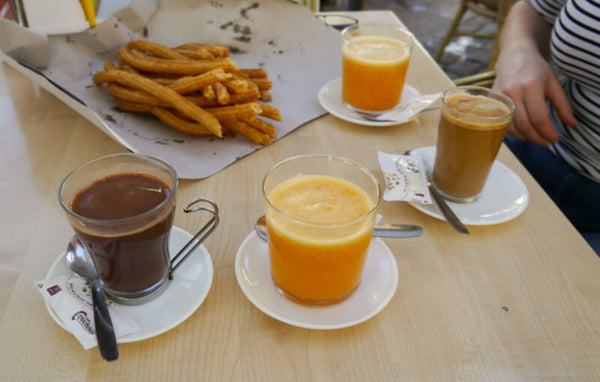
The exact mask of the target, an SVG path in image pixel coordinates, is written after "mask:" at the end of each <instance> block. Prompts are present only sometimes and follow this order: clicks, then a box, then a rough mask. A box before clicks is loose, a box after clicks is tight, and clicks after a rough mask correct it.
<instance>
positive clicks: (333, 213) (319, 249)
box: [267, 175, 375, 304]
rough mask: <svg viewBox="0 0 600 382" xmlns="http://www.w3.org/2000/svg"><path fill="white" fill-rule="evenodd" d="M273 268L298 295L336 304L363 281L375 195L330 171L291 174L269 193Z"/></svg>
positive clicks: (278, 282)
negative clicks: (372, 195) (329, 173)
mask: <svg viewBox="0 0 600 382" xmlns="http://www.w3.org/2000/svg"><path fill="white" fill-rule="evenodd" d="M267 198H268V200H269V201H270V203H271V204H272V205H273V206H275V207H276V208H277V209H278V210H279V211H276V210H275V209H273V208H271V209H267V226H268V235H269V254H270V260H271V274H272V277H273V280H274V281H275V284H276V285H277V286H278V288H279V289H281V290H282V291H283V292H284V293H285V294H286V295H287V296H288V297H290V298H292V299H293V300H296V301H299V302H304V303H309V304H333V303H336V302H339V301H342V300H344V299H345V298H346V297H348V296H350V295H351V294H352V292H354V290H356V288H357V287H358V285H359V283H360V278H361V274H362V269H363V266H364V263H365V260H366V256H367V251H368V247H369V243H370V241H371V235H372V232H373V223H374V215H375V214H374V213H369V212H371V211H372V210H373V207H374V201H373V200H372V198H371V197H370V196H369V195H368V194H367V193H366V192H365V191H364V190H362V189H361V188H360V187H358V186H356V185H355V184H353V183H350V182H349V181H346V180H344V179H341V178H337V177H333V176H328V175H305V176H300V177H294V178H290V179H287V180H285V181H283V182H282V183H280V184H279V185H277V186H276V187H275V188H273V190H271V192H270V193H269V194H268V196H267Z"/></svg>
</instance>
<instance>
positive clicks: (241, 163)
mask: <svg viewBox="0 0 600 382" xmlns="http://www.w3.org/2000/svg"><path fill="white" fill-rule="evenodd" d="M355 16H356V17H358V18H359V19H360V20H361V22H363V21H377V22H387V23H399V20H398V19H397V18H396V16H395V15H394V14H393V13H391V12H387V11H385V12H384V11H372V12H359V13H355ZM408 82H409V83H410V84H412V85H413V86H414V87H415V88H417V89H418V90H419V91H421V92H422V93H433V92H438V91H441V90H443V89H445V88H447V87H449V86H452V83H451V81H450V80H449V78H448V77H447V76H446V75H445V74H444V73H443V72H442V71H441V69H440V68H439V66H438V65H437V64H436V63H435V62H434V61H433V60H432V58H431V57H430V56H429V55H428V54H427V53H426V52H425V50H424V49H423V48H422V47H421V46H417V48H416V49H415V52H414V55H413V59H412V62H411V65H410V69H409V74H408ZM315 97H316V95H315ZM0 115H1V116H2V121H1V122H0V123H1V130H0V131H1V139H0V159H1V162H2V164H1V166H0V191H1V195H2V197H1V198H0V211H1V213H2V220H3V224H2V229H1V230H0V248H1V249H0V339H1V341H0V342H1V345H0V379H1V380H4V381H41V380H44V381H58V380H60V381H69V380H74V381H82V380H143V381H154V380H156V381H158V380H161V381H165V380H174V381H179V380H190V381H209V380H210V381H213V380H214V381H232V380H235V381H237V380H249V381H311V380H315V381H400V380H416V381H440V380H452V381H456V380H460V381H483V380H491V381H499V380H509V381H531V380H573V381H575V380H577V381H584V380H587V381H591V380H599V379H600V258H599V257H598V256H597V255H596V254H595V253H594V252H593V250H592V249H591V248H590V247H589V246H588V245H587V244H586V242H585V241H584V240H583V238H582V237H581V236H580V235H579V234H578V233H577V231H576V230H575V229H574V228H573V226H572V225H571V224H570V223H569V222H568V221H567V219H566V218H565V217H564V216H563V215H562V214H561V212H560V211H559V209H558V208H557V207H556V206H555V205H554V204H553V202H552V201H551V200H550V199H549V198H548V197H547V196H546V194H545V193H544V192H543V191H542V189H541V188H540V187H539V186H538V185H537V184H536V182H535V181H534V180H533V179H532V178H531V176H530V175H529V174H528V173H527V172H526V170H525V169H524V168H523V167H522V166H521V165H520V164H519V162H518V161H517V160H516V159H515V157H514V156H513V155H512V154H511V153H510V152H509V151H508V149H506V148H505V147H503V148H502V149H501V151H500V154H499V158H498V159H499V161H501V162H502V163H504V164H506V165H507V166H508V167H509V168H510V169H512V170H513V171H514V172H515V173H516V174H518V175H519V177H520V178H521V179H522V180H523V181H524V183H525V185H526V186H527V189H528V191H529V195H530V201H529V205H528V207H527V209H526V210H525V211H524V213H523V214H522V215H520V216H518V217H517V218H515V219H513V220H510V221H508V222H505V223H502V224H495V225H485V226H474V225H473V226H469V229H470V232H471V233H470V235H468V236H464V235H459V234H457V233H456V232H455V231H454V230H453V229H452V228H451V227H450V226H449V225H448V224H447V223H446V222H445V221H442V220H438V219H435V218H432V217H430V216H428V215H425V214H423V213H421V212H419V211H417V210H416V209H414V208H413V207H411V206H410V205H409V204H407V203H404V202H384V203H383V204H382V206H381V210H380V212H381V214H382V216H383V221H384V222H404V223H414V224H419V225H422V226H423V227H424V229H425V232H424V234H423V235H422V236H420V237H417V238H409V239H384V242H385V244H387V246H388V247H389V248H390V250H391V251H392V253H393V256H394V258H395V260H396V262H397V265H398V273H399V275H398V279H399V282H398V287H397V290H396V292H395V295H394V296H393V298H392V299H391V301H390V302H389V304H388V305H387V306H386V307H385V308H384V309H383V310H382V311H381V312H379V313H378V314H377V315H375V316H374V317H372V318H371V319H369V320H367V321H365V322H363V323H360V324H358V325H355V326H351V327H348V328H343V329H336V330H311V329H305V328H299V327H296V326H292V325H289V324H286V323H283V322H280V321H279V320H277V319H274V318H272V317H270V316H269V315H267V314H265V313H263V312H262V311H261V310H259V309H258V308H257V307H255V305H253V303H252V302H250V301H249V299H248V298H247V297H246V296H245V294H244V293H243V291H242V290H241V288H240V287H239V285H238V282H237V280H236V276H235V270H234V263H235V258H236V253H237V251H238V248H239V246H240V245H241V243H242V242H243V241H244V239H245V238H246V237H247V236H248V235H249V234H250V233H251V231H252V229H253V222H254V221H255V220H256V218H257V217H258V216H260V215H262V214H263V213H264V207H263V204H262V196H261V187H260V185H261V181H262V178H263V175H264V174H265V172H266V171H267V170H268V169H269V168H270V167H271V166H272V165H273V164H274V163H275V162H277V161H279V160H282V159H285V158H287V157H290V156H293V155H296V154H303V153H327V154H333V155H338V156H343V157H347V158H350V159H352V160H354V161H356V162H359V163H362V164H364V165H365V166H367V167H368V168H369V169H371V170H372V171H373V172H374V173H375V174H376V175H377V176H378V178H379V180H380V182H382V183H383V176H382V174H381V171H380V170H379V165H378V160H377V151H378V150H381V151H385V152H389V153H398V154H400V153H403V152H404V151H405V150H407V149H409V148H415V147H423V146H431V145H434V144H435V137H436V129H437V122H438V119H439V111H431V112H427V113H423V114H421V115H420V116H419V117H418V118H417V119H416V120H414V121H412V122H410V123H407V124H403V125H398V126H389V127H369V126H361V125H356V124H352V123H348V122H345V121H342V120H339V119H337V118H335V117H333V116H331V115H324V116H323V117H321V118H318V119H316V120H314V121H311V122H310V123H308V124H306V125H304V126H301V127H299V128H297V129H296V130H294V131H293V132H292V133H290V134H288V135H287V136H285V137H283V138H282V139H280V140H279V141H277V142H275V143H274V144H271V145H269V146H267V147H265V148H263V149H261V150H259V151H257V152H255V153H253V154H251V155H249V156H247V157H245V158H243V159H240V160H238V161H237V162H235V163H234V164H232V165H231V166H229V167H227V168H225V169H224V170H222V171H220V172H218V173H217V174H215V175H213V176H210V177H208V178H206V179H202V180H182V181H181V182H180V185H181V187H180V191H179V195H178V207H183V205H184V204H185V203H186V202H187V201H189V200H191V199H193V198H195V197H198V196H205V197H208V198H210V199H212V200H214V201H215V202H216V203H217V204H218V206H219V209H220V218H221V223H220V225H219V226H218V228H217V230H216V231H215V232H214V233H213V234H212V235H211V236H210V237H209V238H208V240H207V241H206V242H205V246H206V249H207V250H208V252H209V253H210V257H211V259H212V264H213V268H214V278H213V282H212V286H211V288H210V291H209V293H208V296H207V297H206V299H205V300H204V302H203V303H202V305H201V306H200V307H199V308H198V309H197V310H196V311H195V312H194V313H193V314H192V315H191V316H190V317H189V318H188V319H187V320H185V321H184V322H183V323H181V324H180V325H178V326H176V327H174V328H173V329H171V330H169V331H167V332H165V333H163V334H161V335H158V336H155V337H153V338H150V339H146V340H142V341H138V342H132V343H123V344H120V358H119V359H118V360H117V361H116V362H112V363H107V362H105V361H103V360H102V359H101V357H100V356H99V354H98V351H97V349H96V348H93V349H90V350H87V351H86V350H84V349H83V348H82V346H81V345H80V344H79V343H78V342H77V340H76V339H75V338H74V337H73V336H72V335H71V334H70V333H68V332H67V331H65V330H63V329H62V328H61V327H60V326H59V325H57V324H56V323H55V322H54V320H53V319H52V318H51V317H50V315H49V314H48V312H47V310H46V307H45V306H44V301H43V298H42V297H41V295H40V293H38V291H37V290H36V288H35V282H36V281H37V280H41V279H43V278H44V277H45V276H46V274H47V272H48V270H49V268H50V267H51V265H52V264H53V263H54V261H55V260H56V259H57V258H58V256H59V255H60V253H61V252H62V251H64V249H65V247H66V244H67V242H68V240H69V238H70V237H71V236H72V230H71V228H70V227H69V225H68V222H67V220H66V219H65V217H64V214H63V211H62V210H61V207H60V206H59V203H58V201H57V191H58V188H59V185H60V182H61V180H62V179H63V178H64V176H65V175H66V174H67V173H68V172H69V171H70V170H72V169H73V168H75V167H76V166H78V165H79V164H81V163H83V162H85V161H87V160H89V159H92V158H96V157H99V156H102V155H105V154H109V153H116V152H124V151H126V150H125V149H124V148H123V147H122V146H121V145H119V144H118V143H116V142H115V141H113V140H111V139H110V138H109V137H108V136H107V135H105V134H104V133H103V132H101V131H100V130H99V129H98V128H97V127H95V126H93V125H92V124H91V123H89V122H88V121H87V120H86V119H84V118H82V117H81V116H80V115H79V114H77V113H76V112H75V111H73V110H72V109H70V108H69V107H67V106H66V105H65V104H63V103H62V102H61V101H59V100H58V99H57V98H55V97H54V96H52V95H50V94H49V93H48V92H46V91H44V90H42V89H41V88H40V87H38V86H37V85H35V84H34V83H33V82H32V81H31V80H29V79H28V78H27V77H25V76H23V75H22V74H20V73H19V72H17V71H15V70H14V69H13V68H11V67H10V66H8V65H6V64H2V66H1V67H0ZM198 165H200V166H201V165H202V164H198ZM180 210H181V208H178V214H177V215H176V217H175V225H176V226H178V227H181V228H183V229H184V230H186V231H188V232H195V231H196V230H197V228H198V226H199V225H201V224H202V223H203V222H204V217H201V216H195V215H184V214H183V213H180V212H179V211H180ZM184 266H185V265H184ZM307 309H311V308H307ZM313 309H314V308H313ZM153 314H156V315H160V314H161V312H154V313H153Z"/></svg>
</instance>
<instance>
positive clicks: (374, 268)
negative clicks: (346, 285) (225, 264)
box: [235, 232, 398, 329]
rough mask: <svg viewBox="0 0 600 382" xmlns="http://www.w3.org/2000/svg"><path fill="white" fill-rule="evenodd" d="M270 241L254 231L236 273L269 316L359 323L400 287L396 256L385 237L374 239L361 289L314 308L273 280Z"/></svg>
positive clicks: (306, 323) (316, 325)
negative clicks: (289, 295)
mask: <svg viewBox="0 0 600 382" xmlns="http://www.w3.org/2000/svg"><path fill="white" fill-rule="evenodd" d="M268 250H269V249H268V245H267V243H266V242H265V241H264V240H262V239H261V238H259V237H258V235H257V234H256V233H254V232H252V233H251V234H250V235H248V236H247V237H246V239H245V240H244V241H243V242H242V244H241V246H240V248H239V250H238V252H237V255H236V258H235V276H236V278H237V280H238V284H239V285H240V288H242V291H243V292H244V293H245V294H246V297H248V299H249V300H250V301H251V302H252V303H253V304H254V305H255V306H256V307H257V308H258V309H260V310H262V311H263V312H264V313H266V314H267V315H269V316H271V317H273V318H275V319H277V320H279V321H282V322H285V323H287V324H290V325H293V326H298V327H301V328H308V329H339V328H346V327H349V326H353V325H357V324H359V323H361V322H364V321H366V320H368V319H370V318H371V317H373V316H375V315H376V314H377V313H379V312H380V311H381V310H382V309H383V308H385V306H386V305H387V304H388V303H389V302H390V300H391V299H392V297H393V296H394V293H395V292H396V287H397V286H398V266H397V265H396V259H395V258H394V255H393V254H392V252H391V251H390V249H389V248H388V247H387V245H385V243H384V242H383V241H382V240H381V239H377V238H376V239H373V240H372V241H371V246H370V248H369V254H368V255H367V261H366V263H365V268H364V270H363V275H362V281H361V284H360V285H359V287H358V289H357V290H356V291H355V292H354V293H353V294H352V295H351V296H350V297H349V298H348V299H346V300H345V301H342V302H340V303H339V304H335V305H330V306H318V307H310V306H305V305H301V304H297V303H295V302H292V301H291V300H290V299H288V298H287V297H285V296H284V295H282V294H281V293H279V292H278V291H277V289H276V288H275V284H273V281H272V279H271V269H270V265H269V253H268Z"/></svg>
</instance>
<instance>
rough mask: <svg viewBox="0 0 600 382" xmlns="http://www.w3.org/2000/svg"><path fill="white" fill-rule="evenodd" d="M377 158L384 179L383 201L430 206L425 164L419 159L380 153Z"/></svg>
mask: <svg viewBox="0 0 600 382" xmlns="http://www.w3.org/2000/svg"><path fill="white" fill-rule="evenodd" d="M378 156H379V166H380V167H381V172H382V173H383V177H384V178H385V191H384V194H383V200H386V201H398V200H399V201H407V202H419V203H423V204H431V195H430V194H429V188H428V187H427V174H426V171H425V164H424V163H423V159H422V158H421V157H418V156H411V155H396V154H388V153H384V152H381V151H379V152H378Z"/></svg>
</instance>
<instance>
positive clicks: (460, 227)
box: [429, 184, 469, 235]
mask: <svg viewBox="0 0 600 382" xmlns="http://www.w3.org/2000/svg"><path fill="white" fill-rule="evenodd" d="M429 192H430V193H431V196H433V200H434V201H435V204H437V206H438V208H439V209H440V211H442V214H443V215H444V217H445V218H446V220H447V221H448V223H450V225H451V226H452V228H454V229H455V230H456V231H457V232H459V233H462V234H463V235H468V234H469V230H468V229H467V227H465V226H464V224H463V223H462V222H461V221H460V219H459V218H458V216H456V215H455V214H454V211H452V209H451V208H450V207H449V206H448V204H447V203H446V201H445V200H444V198H443V197H442V195H440V193H439V192H438V190H436V189H435V187H433V186H432V185H431V184H429Z"/></svg>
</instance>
